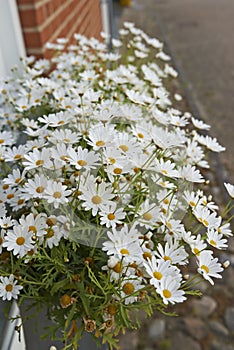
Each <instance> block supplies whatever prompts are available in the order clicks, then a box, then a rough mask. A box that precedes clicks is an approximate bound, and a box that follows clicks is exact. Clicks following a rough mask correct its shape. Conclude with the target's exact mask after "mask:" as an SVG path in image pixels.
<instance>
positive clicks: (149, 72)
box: [0, 22, 234, 349]
mask: <svg viewBox="0 0 234 350" xmlns="http://www.w3.org/2000/svg"><path fill="white" fill-rule="evenodd" d="M119 38H120V39H113V42H112V51H111V52H109V51H108V50H107V48H106V45H105V44H104V43H103V42H99V41H98V40H96V39H94V38H91V39H88V38H86V37H84V36H83V35H80V34H76V35H75V36H74V44H73V45H70V46H68V45H67V40H65V39H59V40H58V41H57V43H55V44H53V43H49V44H48V48H49V49H50V50H51V51H52V52H54V55H52V58H51V59H50V60H46V59H41V60H40V59H39V60H37V61H36V60H35V59H34V58H33V57H28V58H24V59H22V64H21V66H20V67H18V68H14V69H13V70H12V76H11V77H9V78H8V79H6V80H4V81H2V82H1V88H0V91H1V101H0V102H1V104H0V106H1V107H0V162H1V171H0V181H1V182H0V183H1V187H0V229H1V231H0V254H1V255H0V297H1V298H2V299H3V300H7V301H10V302H11V301H12V300H14V299H17V300H18V304H19V305H21V304H23V303H24V302H25V301H26V300H31V304H33V305H36V306H37V308H36V309H40V307H43V308H44V307H46V308H47V310H48V317H50V318H51V320H53V327H51V334H49V336H50V337H53V336H55V335H56V334H57V336H58V337H59V339H60V340H61V342H63V344H64V349H77V348H78V346H79V341H80V339H81V337H82V334H83V332H89V333H90V334H92V336H93V338H94V339H95V340H96V341H97V342H98V341H100V340H101V341H103V342H108V344H109V346H110V349H112V348H118V337H117V335H118V334H119V332H120V331H122V332H123V331H124V330H125V329H129V328H136V327H138V326H139V321H138V319H137V311H138V310H144V311H145V313H146V315H148V316H150V315H152V313H153V311H154V310H161V311H162V312H166V311H167V309H166V307H167V306H168V305H170V304H175V303H182V302H184V301H185V300H186V299H187V298H188V297H190V296H191V295H193V294H194V295H196V294H199V291H196V290H195V289H194V285H196V284H197V283H198V282H199V281H200V280H202V279H203V278H204V279H205V280H207V281H209V282H210V283H211V284H213V283H214V278H221V274H220V273H221V272H222V271H223V268H224V267H223V265H222V264H221V262H219V260H218V257H216V254H217V252H218V250H220V249H226V248H227V244H228V237H229V236H231V235H232V232H231V226H230V215H229V213H230V208H231V205H232V204H230V205H229V209H226V210H225V213H224V214H225V215H222V214H221V213H220V210H219V206H218V205H217V204H216V203H215V202H213V200H212V198H211V189H209V184H208V181H207V179H206V174H207V171H208V170H207V169H208V168H209V162H208V158H207V154H208V152H209V151H213V152H221V151H224V147H222V146H221V145H220V144H219V143H218V141H217V140H216V139H212V138H211V137H210V136H209V135H207V134H206V133H207V132H208V130H209V128H210V126H209V125H207V124H205V123H204V122H202V121H201V120H198V119H196V118H194V117H193V116H192V115H191V114H190V113H189V112H187V111H183V112H182V111H181V110H179V109H178V107H177V106H178V104H179V103H180V101H181V98H182V97H181V95H179V94H175V88H176V86H177V85H176V83H175V78H176V77H177V75H178V74H177V72H176V70H175V69H174V68H173V67H172V66H171V65H170V57H169V56H168V55H167V54H166V53H165V52H164V51H163V43H161V42H160V41H159V40H158V39H153V38H150V37H149V36H148V35H147V34H146V33H144V32H143V31H142V30H140V29H138V28H136V27H135V26H134V24H133V23H129V22H126V23H125V24H124V28H123V29H121V30H120V31H119ZM173 91H174V95H173ZM173 96H174V97H173ZM225 187H226V188H227V191H228V192H229V194H230V196H231V200H233V197H234V195H233V193H234V191H233V185H231V184H228V183H225ZM194 260H195V261H196V266H197V267H196V269H195V271H194V273H192V274H191V277H189V276H188V275H187V273H186V275H185V271H188V268H189V266H190V262H191V261H192V262H193V264H192V265H193V266H194ZM226 265H227V264H226ZM24 316H25V317H27V315H24V314H22V322H24ZM58 331H59V335H58Z"/></svg>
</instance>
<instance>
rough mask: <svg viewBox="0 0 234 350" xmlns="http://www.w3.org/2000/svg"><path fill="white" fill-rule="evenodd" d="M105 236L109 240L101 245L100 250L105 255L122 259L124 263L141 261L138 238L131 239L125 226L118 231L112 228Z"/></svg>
mask: <svg viewBox="0 0 234 350" xmlns="http://www.w3.org/2000/svg"><path fill="white" fill-rule="evenodd" d="M107 236H108V238H109V240H108V241H106V242H104V243H103V248H102V250H104V251H106V254H107V255H114V256H116V257H117V258H119V259H120V260H121V259H124V261H125V262H126V263H133V262H138V261H141V259H142V258H141V249H140V245H139V240H138V237H137V236H135V237H133V236H132V234H131V233H130V231H129V230H128V228H127V226H126V225H125V226H124V227H123V228H122V229H121V230H120V231H119V230H116V229H115V228H112V232H110V231H108V232H107Z"/></svg>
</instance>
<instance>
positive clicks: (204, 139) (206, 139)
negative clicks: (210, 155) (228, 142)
mask: <svg viewBox="0 0 234 350" xmlns="http://www.w3.org/2000/svg"><path fill="white" fill-rule="evenodd" d="M196 139H197V141H198V142H199V143H201V144H202V145H204V146H206V147H207V148H208V149H209V150H211V151H213V152H223V151H225V147H223V146H221V145H220V144H219V143H218V141H217V139H216V138H212V137H210V136H208V135H206V136H203V135H196Z"/></svg>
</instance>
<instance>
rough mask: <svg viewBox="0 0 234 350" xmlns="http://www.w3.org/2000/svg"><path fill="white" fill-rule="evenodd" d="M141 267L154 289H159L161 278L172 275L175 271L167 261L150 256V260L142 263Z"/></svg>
mask: <svg viewBox="0 0 234 350" xmlns="http://www.w3.org/2000/svg"><path fill="white" fill-rule="evenodd" d="M143 265H144V267H145V269H146V272H147V273H148V275H149V277H150V284H152V285H153V286H154V287H155V288H158V287H159V283H160V281H161V279H162V278H163V277H167V276H169V275H172V274H173V272H174V271H175V269H174V268H173V267H172V266H171V263H170V261H169V260H166V261H165V260H164V259H156V258H155V256H152V258H151V259H148V260H147V262H144V263H143Z"/></svg>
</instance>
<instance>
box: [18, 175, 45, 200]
mask: <svg viewBox="0 0 234 350" xmlns="http://www.w3.org/2000/svg"><path fill="white" fill-rule="evenodd" d="M47 185H48V180H47V178H46V177H45V176H44V175H43V174H39V175H38V174H35V176H34V178H33V179H28V182H26V183H25V184H24V186H23V187H22V188H21V189H20V190H21V193H22V197H23V198H25V199H26V200H29V199H30V198H43V197H44V194H45V189H46V188H47Z"/></svg>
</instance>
